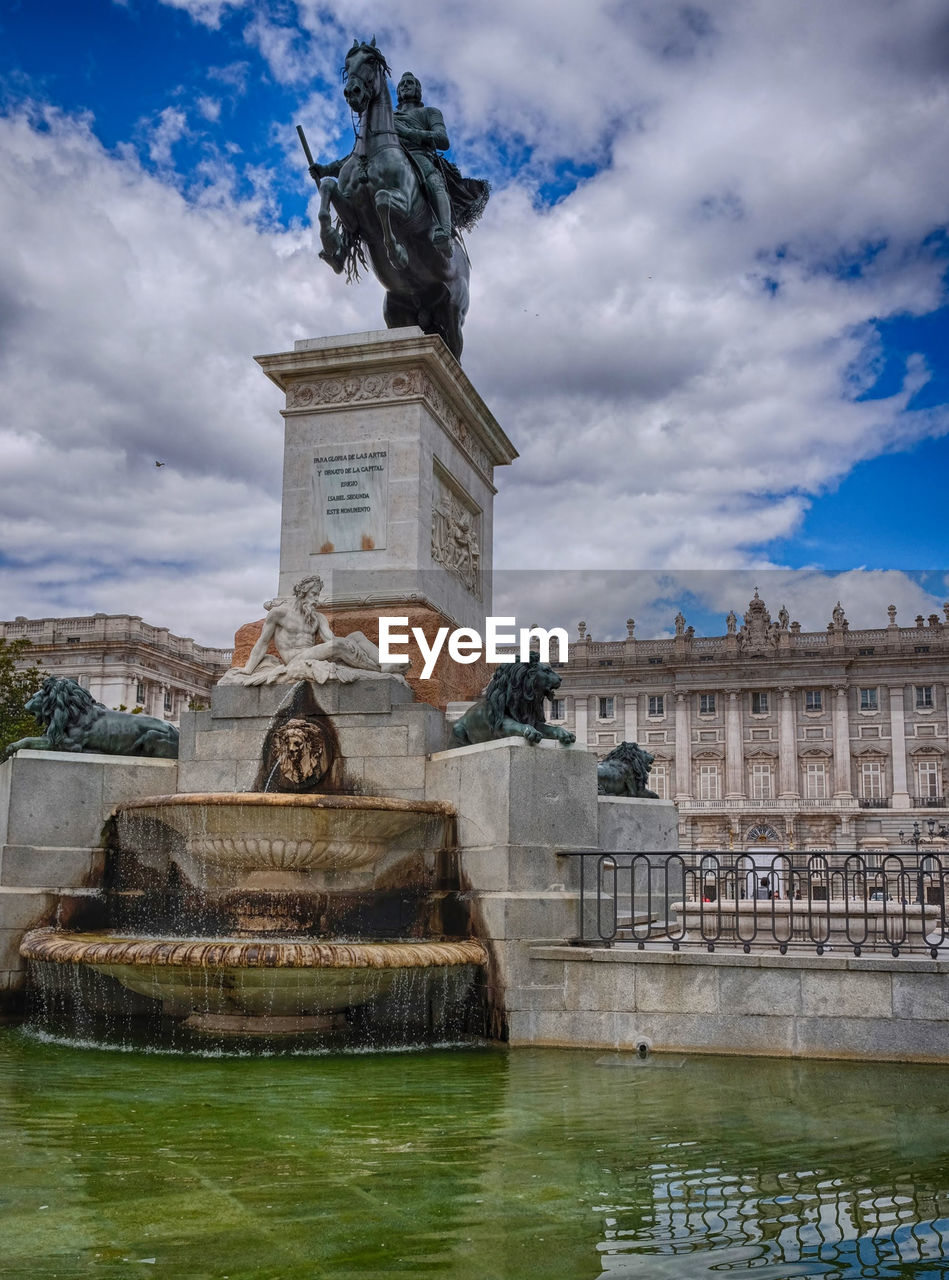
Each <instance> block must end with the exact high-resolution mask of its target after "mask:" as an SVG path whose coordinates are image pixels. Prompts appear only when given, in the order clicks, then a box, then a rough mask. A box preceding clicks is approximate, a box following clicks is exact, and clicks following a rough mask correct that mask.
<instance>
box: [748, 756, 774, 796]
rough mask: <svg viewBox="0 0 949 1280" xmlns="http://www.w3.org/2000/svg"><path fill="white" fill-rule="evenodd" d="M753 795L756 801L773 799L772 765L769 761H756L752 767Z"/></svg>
mask: <svg viewBox="0 0 949 1280" xmlns="http://www.w3.org/2000/svg"><path fill="white" fill-rule="evenodd" d="M751 795H752V798H753V799H754V800H770V799H771V765H770V763H768V762H767V761H760V760H757V761H755V763H754V764H752V766H751Z"/></svg>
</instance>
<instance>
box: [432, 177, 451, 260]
mask: <svg viewBox="0 0 949 1280" xmlns="http://www.w3.org/2000/svg"><path fill="white" fill-rule="evenodd" d="M428 193H429V195H430V196H431V198H432V210H433V212H434V214H435V225H434V226H433V227H432V230H431V232H430V234H429V239H430V240H431V242H432V244H433V245H434V246H435V248H436V249H437V250H438V251H439V253H442V254H444V256H445V257H446V258H450V257H451V200H450V199H449V198H448V192H447V191H446V190H445V183H444V180H443V179H442V177H441V175H440V174H439V176H438V178H435V176H434V175H433V176H432V178H430V179H429V183H428Z"/></svg>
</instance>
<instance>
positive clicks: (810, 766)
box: [804, 760, 827, 800]
mask: <svg viewBox="0 0 949 1280" xmlns="http://www.w3.org/2000/svg"><path fill="white" fill-rule="evenodd" d="M804 795H805V797H806V799H808V800H826V799H827V766H826V765H825V764H824V761H823V760H807V761H806V762H805V764H804Z"/></svg>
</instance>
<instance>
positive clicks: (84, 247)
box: [0, 0, 949, 642]
mask: <svg viewBox="0 0 949 1280" xmlns="http://www.w3.org/2000/svg"><path fill="white" fill-rule="evenodd" d="M166 2H168V3H171V2H172V0H166ZM174 3H175V7H178V8H185V9H187V10H188V12H189V13H191V15H192V17H193V18H194V19H195V20H196V21H199V22H202V23H204V24H205V25H207V26H209V27H214V26H215V25H217V24H219V23H220V22H221V20H222V18H223V17H224V15H225V12H226V11H227V10H228V8H230V9H231V10H233V13H234V15H236V16H237V18H238V21H243V23H244V26H243V32H244V38H245V40H246V41H247V43H248V48H249V50H253V51H255V52H259V54H260V56H261V57H263V58H264V60H265V62H266V64H267V68H268V71H269V74H270V75H271V76H272V77H273V78H275V79H276V80H278V81H279V82H281V83H282V84H283V85H284V86H287V87H290V88H292V89H293V91H294V92H295V93H296V94H297V95H298V98H299V101H298V104H297V107H296V108H295V110H294V114H293V120H296V119H300V120H302V122H303V123H304V125H305V127H306V129H307V134H308V136H309V137H310V141H311V145H312V146H313V148H314V151H315V152H316V153H317V154H318V155H320V156H322V158H324V159H327V158H330V157H329V154H328V152H327V148H329V147H331V146H332V145H333V139H334V137H335V136H336V135H337V134H339V132H340V129H341V125H342V123H343V122H344V120H345V111H344V107H343V103H342V97H341V91H340V86H339V81H338V77H337V74H336V73H337V71H338V67H339V65H340V63H341V62H342V58H343V56H344V54H345V51H346V49H347V48H348V46H349V44H350V43H351V41H352V39H353V37H355V36H358V37H360V38H369V37H370V36H371V35H372V34H373V33H375V34H376V35H377V38H378V41H379V44H380V46H381V47H382V48H383V50H384V51H385V53H386V54H387V56H388V57H389V60H390V63H391V65H392V67H393V71H394V72H395V74H396V75H398V74H399V72H400V71H401V70H402V69H404V68H405V67H412V69H413V70H415V71H416V72H417V73H418V74H419V75H420V77H421V78H422V81H423V84H424V86H425V92H426V97H427V100H429V101H431V102H434V103H437V104H438V105H440V106H442V107H443V109H444V111H445V115H446V119H447V121H448V124H449V133H450V134H451V136H452V139H453V141H454V143H455V152H456V157H457V159H458V160H459V163H460V164H461V165H462V168H463V169H465V170H466V171H468V172H486V173H488V174H489V175H490V176H491V178H492V180H493V181H494V183H495V192H494V196H493V198H492V200H491V202H490V204H489V206H488V210H487V213H486V215H485V217H484V219H483V223H482V225H481V226H480V227H479V228H478V229H477V230H476V231H475V232H474V233H473V234H472V235H471V236H470V238H469V248H470V251H471V256H472V259H473V300H472V307H471V312H470V315H469V320H468V324H467V326H466V351H465V358H464V362H465V368H466V371H467V372H468V374H469V376H471V377H472V379H473V381H474V382H475V385H476V386H477V387H478V389H479V391H480V392H481V393H482V394H483V395H484V397H485V399H486V400H487V402H488V403H489V405H490V406H491V408H492V409H493V410H494V412H495V413H496V415H497V417H498V418H499V420H500V422H501V423H502V425H503V426H504V428H505V429H506V430H507V431H508V433H509V434H510V436H511V438H512V439H513V441H514V443H515V445H516V446H517V447H518V449H519V450H520V453H521V458H520V460H519V461H518V462H517V463H516V464H515V465H514V467H512V468H510V470H509V471H507V472H501V473H499V475H498V483H499V485H500V494H499V498H498V500H497V504H496V526H495V547H496V559H497V562H498V563H499V564H500V565H501V566H502V567H511V566H524V565H533V564H542V565H548V566H549V565H559V566H564V567H570V568H585V567H588V566H590V565H592V564H600V565H605V566H607V567H611V568H629V567H633V566H640V565H641V566H649V567H651V568H654V569H666V570H669V571H672V570H676V569H681V568H682V567H683V566H691V567H702V568H708V569H721V568H736V567H739V566H743V565H747V564H748V563H749V561H750V562H751V563H752V564H758V570H756V572H758V571H763V570H765V569H767V568H768V565H767V564H766V563H760V557H758V556H757V554H756V553H755V551H754V548H755V547H758V546H760V545H762V544H763V543H764V542H766V541H767V540H768V539H771V538H778V537H782V536H787V535H789V534H792V533H793V532H794V530H795V529H796V528H797V527H798V525H799V523H800V521H801V519H802V516H803V515H804V513H805V512H806V510H807V506H808V502H809V500H810V498H811V497H812V496H813V495H814V494H817V493H821V492H825V491H827V490H828V489H832V488H833V486H834V485H835V484H836V483H837V482H838V481H839V479H840V478H841V477H842V476H843V475H845V474H846V472H847V471H848V470H849V469H850V468H851V467H852V466H853V465H854V464H855V462H857V461H858V460H860V459H864V458H870V457H873V456H876V455H878V454H879V453H881V452H882V451H884V450H885V449H888V448H895V447H907V446H909V445H910V444H912V443H913V442H914V441H915V440H918V439H920V438H923V437H925V436H928V435H936V434H941V433H944V432H945V431H946V430H947V429H949V418H947V416H946V414H945V412H944V411H940V410H935V411H928V412H918V411H911V410H910V409H909V408H908V406H909V403H910V398H911V396H912V394H913V393H914V391H916V390H918V388H919V387H920V386H921V385H922V384H923V382H924V381H925V379H926V377H927V369H926V367H925V362H924V361H922V360H921V359H920V358H911V359H910V361H909V362H908V365H907V369H906V376H905V381H904V386H903V388H902V389H901V390H900V391H899V392H898V393H897V394H894V395H892V396H890V397H889V398H888V399H885V400H870V401H859V400H857V399H855V396H856V395H857V393H858V392H860V391H861V390H865V389H866V388H867V387H868V386H869V385H871V384H872V381H873V379H874V378H875V376H876V374H877V372H878V371H879V368H880V362H881V350H880V343H879V340H878V337H877V334H876V330H875V327H874V326H875V321H876V320H878V319H879V318H882V317H887V316H891V315H894V314H898V313H909V314H923V313H926V312H927V311H929V310H931V309H933V308H934V307H936V306H937V305H939V303H940V302H941V301H942V299H943V297H944V289H943V281H942V273H943V264H942V262H941V261H940V260H939V259H938V258H937V257H936V256H935V255H933V254H931V253H930V252H929V251H928V250H926V249H924V248H921V245H922V244H923V241H924V239H925V237H926V236H928V235H929V234H930V233H931V232H932V231H933V230H934V229H936V228H939V227H942V226H944V225H945V224H946V222H947V221H949V168H947V166H946V165H945V162H944V158H945V144H946V132H947V125H946V121H947V119H949V111H947V108H949V87H947V80H946V77H945V74H944V70H943V68H944V66H945V54H946V51H947V45H949V34H947V33H949V27H947V23H946V18H945V13H944V8H943V6H942V5H941V4H939V3H937V2H936V0H903V3H901V4H899V5H897V6H894V5H893V4H890V3H888V2H887V0H836V2H835V3H834V4H833V5H827V4H826V3H819V2H818V0H800V2H799V3H798V4H795V5H793V6H792V5H777V4H776V5H768V6H761V5H759V4H757V3H754V2H753V0H721V2H720V3H717V4H716V5H715V6H714V7H711V8H710V9H709V10H708V12H707V13H704V14H703V11H701V10H700V9H699V8H697V7H691V8H690V7H679V6H670V5H668V4H666V3H664V2H663V3H659V0H653V2H651V3H647V2H646V0H624V2H621V3H615V2H611V3H606V0H602V2H596V3H590V4H588V5H585V6H576V5H575V4H568V3H567V2H566V0H543V3H541V0H517V2H516V3H515V4H514V5H511V4H510V3H504V4H502V3H501V2H500V0H482V2H481V3H479V5H477V6H470V5H466V4H462V3H461V0H445V3H442V4H439V5H435V6H433V5H431V4H429V3H424V4H423V3H422V0H404V3H403V4H401V5H400V6H399V8H398V10H397V11H388V12H381V11H380V10H379V7H378V5H376V4H370V3H369V0H335V2H334V3H333V4H332V5H329V6H328V5H325V4H323V3H322V2H318V0H300V3H298V4H297V6H296V15H297V20H298V28H299V29H296V28H294V27H293V26H292V25H291V18H292V13H293V11H292V10H291V9H289V8H287V7H286V6H268V5H266V4H259V5H255V6H253V7H250V6H239V5H232V6H227V5H226V4H224V3H217V2H216V0H192V2H191V3H186V0H174ZM251 56H254V54H252V53H248V57H251ZM223 57H226V55H222V60H223ZM230 65H231V69H232V71H233V72H234V74H233V75H232V76H231V79H232V80H234V78H235V76H236V78H237V81H238V82H239V85H243V84H245V83H250V84H252V83H253V81H254V75H255V74H256V73H255V72H254V71H250V72H248V69H247V66H246V65H244V64H241V65H240V66H238V67H237V69H236V70H234V67H235V64H230ZM222 74H223V73H222V72H218V73H217V75H218V78H219V79H220V78H221V76H222ZM228 74H230V72H229V73H228ZM317 77H323V78H324V79H325V80H326V82H327V83H330V84H331V85H332V89H331V91H330V92H329V94H317V93H314V92H313V89H312V85H313V83H314V82H315V80H316V79H317ZM195 97H196V98H197V94H195ZM201 109H202V108H201V107H200V103H198V110H199V111H201ZM205 118H206V119H208V118H210V117H208V115H207V112H206V111H205ZM187 127H188V121H187V120H186V119H184V117H183V113H182V111H181V110H180V109H179V108H177V107H176V108H169V109H168V110H167V111H166V112H165V113H163V115H162V117H161V119H160V122H159V127H158V129H157V130H156V131H155V132H154V133H153V134H152V135H151V138H150V143H151V146H152V147H153V148H154V149H155V157H154V158H155V159H156V160H158V161H159V162H161V163H162V164H164V165H167V166H168V171H167V172H163V173H162V179H163V180H159V179H158V178H156V177H150V176H148V175H147V174H146V173H145V172H143V171H142V169H141V168H139V167H138V165H137V164H136V162H135V161H134V159H133V158H132V156H131V153H130V152H129V151H127V150H126V151H123V150H120V151H119V152H117V153H109V152H107V151H105V150H104V149H103V148H102V147H101V145H100V144H99V143H98V142H97V140H96V138H95V136H94V133H93V127H92V125H91V123H90V122H89V121H88V120H70V119H66V118H64V117H61V116H56V115H55V114H54V115H53V116H52V117H51V118H50V119H49V121H48V122H47V123H46V124H44V125H43V126H42V127H37V126H36V125H35V124H31V122H30V121H29V120H28V119H27V117H26V116H25V115H24V114H18V115H15V116H11V117H10V118H8V119H6V120H3V121H0V144H2V145H0V218H2V219H3V223H4V226H5V227H7V229H8V231H7V234H8V237H9V242H10V243H15V244H16V245H17V253H16V255H12V256H8V257H7V258H6V259H5V260H4V261H3V262H2V263H0V329H2V330H3V336H4V339H5V340H4V343H3V348H2V349H3V355H2V357H0V372H2V375H3V379H4V387H5V394H4V400H5V403H6V404H7V405H8V406H12V407H11V408H10V410H9V412H8V414H7V417H6V419H5V424H4V426H3V428H2V435H0V456H2V457H3V459H4V461H5V462H6V463H7V465H6V466H5V468H4V471H3V475H2V477H0V496H2V497H3V501H4V506H3V510H4V511H5V512H6V513H7V515H8V519H7V523H6V525H5V526H4V529H3V537H4V546H5V549H6V553H7V555H13V556H16V557H21V558H23V559H24V560H25V561H26V562H27V564H28V568H26V569H25V570H24V571H23V572H22V573H21V574H12V575H11V574H7V578H8V584H9V585H8V588H7V589H8V590H9V591H10V598H9V604H8V605H6V606H3V605H2V604H0V613H3V614H5V616H12V615H13V613H37V612H45V613H48V612H53V611H57V609H58V607H59V604H60V603H62V605H63V607H64V608H65V607H66V605H67V604H68V607H69V608H71V609H75V610H77V611H78V610H85V609H89V610H91V609H94V608H105V609H111V608H116V609H120V610H123V611H125V610H129V609H131V610H132V611H133V612H145V613H149V614H154V615H156V617H158V613H157V611H158V610H159V608H160V609H161V610H163V612H162V613H161V616H160V618H158V620H161V621H164V622H168V623H169V624H170V625H174V626H178V627H179V628H184V629H186V630H191V631H195V632H196V633H199V634H200V635H201V636H203V637H204V638H205V639H207V640H209V641H215V642H226V640H227V638H228V637H229V634H230V632H231V630H232V629H233V626H234V625H236V624H237V623H239V622H240V621H243V620H244V618H245V617H246V616H256V614H257V613H259V604H258V603H257V602H259V600H260V599H262V598H264V596H266V595H268V594H270V593H271V592H272V590H273V580H274V577H275V573H276V545H275V543H276V530H277V525H278V512H277V503H278V501H279V464H280V457H279V454H280V442H279V433H278V419H277V398H276V395H275V393H274V392H273V391H272V390H271V389H269V388H268V387H267V385H266V383H265V381H264V379H263V377H262V375H261V374H260V373H259V371H258V370H257V369H256V368H255V367H254V366H253V364H252V362H251V361H250V356H251V355H252V354H253V353H254V352H255V351H261V350H273V349H277V348H285V347H286V346H288V345H289V344H290V342H291V341H292V339H293V338H294V337H297V336H304V335H307V336H309V335H317V334H324V333H340V332H346V331H349V330H353V329H364V328H376V327H380V326H381V320H380V318H379V317H380V290H379V288H378V286H377V285H376V284H375V282H372V281H366V282H364V283H363V284H362V285H360V286H359V287H358V288H352V287H349V288H348V287H346V286H345V284H344V283H343V282H342V281H341V280H339V279H338V278H337V277H334V276H333V275H332V274H331V273H330V272H329V271H328V269H326V268H325V267H324V266H323V264H321V263H319V262H317V261H316V257H315V255H316V249H317V247H318V246H317V244H316V239H315V235H314V233H313V232H312V231H310V230H306V231H300V230H296V229H294V230H290V231H281V230H280V229H279V228H276V227H275V226H274V225H271V222H272V209H273V203H272V199H273V196H272V191H271V189H270V184H269V183H268V180H267V175H266V174H263V173H261V172H260V171H259V168H258V170H257V171H256V172H255V171H254V170H253V166H254V165H255V164H257V163H258V158H257V157H254V156H246V157H244V156H236V155H234V156H227V157H216V158H215V157H213V156H212V157H210V158H209V159H207V160H206V161H205V162H204V166H203V168H202V169H201V171H200V172H199V173H196V174H194V173H193V174H189V175H180V174H175V173H174V172H173V171H172V169H171V168H170V166H171V162H172V161H173V159H174V155H175V152H174V143H175V142H176V140H178V139H180V138H181V137H182V136H184V132H185V130H186V129H187ZM279 136H280V137H285V139H286V146H287V147H288V148H293V149H296V147H297V142H296V138H295V135H294V134H293V131H292V128H291V127H290V122H289V121H288V122H286V123H285V125H284V126H283V127H282V129H281V130H280V131H279ZM502 147H504V148H507V149H508V150H511V149H517V148H518V147H521V148H524V155H525V159H524V163H523V165H522V167H521V169H520V172H519V175H518V176H515V177H513V178H512V177H511V175H510V172H509V169H508V167H506V165H505V164H504V163H502V162H501V159H500V158H499V156H500V149H501V148H502ZM586 159H590V160H592V161H594V162H595V163H596V165H597V171H596V172H595V174H594V175H593V176H590V177H588V178H586V179H585V180H584V181H583V182H581V183H580V185H579V186H578V187H577V188H576V189H575V190H573V191H570V192H568V193H567V194H565V195H564V196H563V198H562V199H560V200H559V202H558V203H556V204H555V205H554V206H553V207H546V206H544V205H543V204H542V203H540V202H538V201H537V199H536V186H537V184H538V183H539V182H543V181H551V180H556V178H557V174H558V164H559V163H560V162H564V163H566V164H568V165H569V166H570V167H573V168H575V167H576V165H577V164H579V163H582V162H583V161H584V160H586ZM294 164H296V165H297V166H298V164H299V161H298V158H295V160H294ZM288 167H290V162H289V159H288ZM296 171H297V172H298V171H299V170H298V168H297V170H296ZM245 178H249V179H250V180H251V182H252V183H253V184H254V185H255V194H254V195H253V196H251V197H248V198H238V197H237V196H236V195H235V192H236V191H239V190H241V189H242V187H241V185H240V183H239V182H238V179H245ZM176 188H178V189H176ZM182 193H186V194H187V198H186V195H185V194H182ZM311 208H312V206H311ZM313 212H315V211H313ZM268 220H269V221H268ZM848 263H849V264H851V265H852V266H853V269H852V270H851V271H850V272H849V273H842V272H840V271H838V270H837V268H838V267H840V266H841V265H843V264H848ZM156 458H158V459H160V460H164V461H166V462H167V466H166V467H165V468H161V469H156V468H155V467H154V460H155V459H156ZM90 493H91V495H92V496H90ZM24 495H28V498H25V497H24ZM114 575H117V576H114ZM889 581H890V580H889V579H887V580H882V579H875V578H874V577H873V576H872V575H864V576H862V577H860V578H859V579H855V585H854V588H853V590H854V593H855V594H856V595H859V598H860V599H861V600H863V599H867V600H868V599H869V596H868V595H867V593H868V592H870V591H876V590H879V591H884V590H885V588H886V587H887V583H888V582H889ZM788 590H789V591H790V587H789V588H788ZM905 590H906V592H907V593H908V595H907V599H909V597H910V596H911V595H912V593H913V591H915V592H916V594H917V597H918V596H919V593H920V589H919V588H918V587H915V586H907V587H906V588H905ZM228 593H233V594H232V596H231V597H230V599H229V595H228ZM861 593H862V594H861ZM748 594H749V595H750V592H749V593H748ZM923 594H925V593H923ZM746 600H747V596H746ZM746 600H745V602H746ZM894 602H895V603H897V604H898V605H899V604H900V600H894ZM779 603H780V601H778V602H777V603H775V610H776V608H777V606H778V604H779ZM886 603H889V601H888V600H886V601H882V605H885V604H886ZM738 604H740V605H741V606H742V607H743V603H742V602H741V601H739V602H738ZM788 604H789V607H791V602H790V599H789V601H788ZM830 604H831V605H832V604H833V601H830ZM845 604H847V607H848V609H849V608H850V605H849V603H848V602H847V601H845ZM54 605H55V606H56V608H55V609H54ZM729 607H731V606H729ZM735 607H738V606H737V605H736V606H735ZM881 607H882V606H881V597H880V596H877V597H876V598H875V604H874V609H875V610H876V612H877V613H879V610H880V608H881ZM908 607H911V608H915V607H916V606H915V605H910V606H908ZM901 608H902V606H901ZM248 611H249V612H248ZM929 611H931V610H925V609H924V610H923V612H929ZM792 612H793V609H792ZM621 621H622V620H621ZM802 621H804V619H803V618H802Z"/></svg>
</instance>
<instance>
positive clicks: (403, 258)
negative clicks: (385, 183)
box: [375, 187, 409, 271]
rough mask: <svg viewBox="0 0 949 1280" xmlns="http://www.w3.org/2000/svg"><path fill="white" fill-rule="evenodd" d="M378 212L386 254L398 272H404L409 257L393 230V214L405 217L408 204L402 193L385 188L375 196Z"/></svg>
mask: <svg viewBox="0 0 949 1280" xmlns="http://www.w3.org/2000/svg"><path fill="white" fill-rule="evenodd" d="M375 200H376V212H377V213H378V215H379V222H380V225H381V226H382V238H383V239H384V240H385V245H386V254H387V255H388V258H389V261H390V262H391V263H392V265H393V266H394V267H395V268H396V270H397V271H404V270H405V268H406V267H407V266H408V265H409V255H408V251H407V249H406V247H405V245H404V244H403V243H402V241H401V240H399V238H398V237H397V236H396V234H395V232H394V231H393V229H392V214H393V213H396V214H397V215H400V216H401V217H405V215H406V213H407V212H408V203H407V201H406V199H405V196H404V195H403V193H402V192H401V191H399V190H398V189H397V188H396V189H394V190H393V189H391V188H389V187H383V188H382V190H381V191H377V192H376V195H375Z"/></svg>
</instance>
